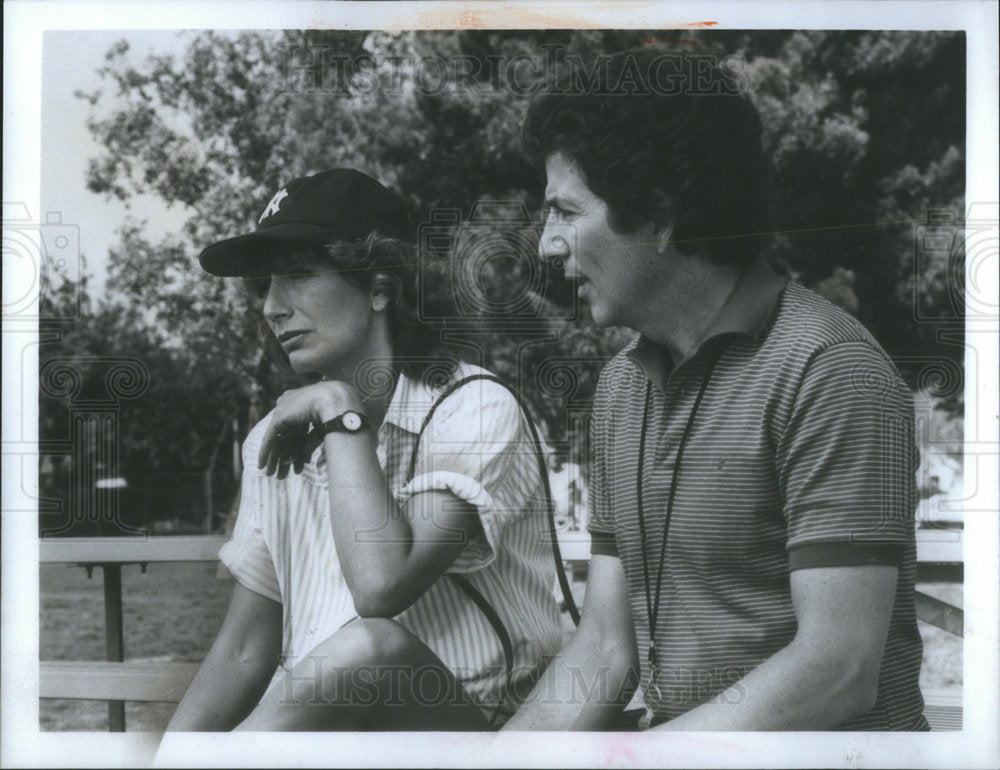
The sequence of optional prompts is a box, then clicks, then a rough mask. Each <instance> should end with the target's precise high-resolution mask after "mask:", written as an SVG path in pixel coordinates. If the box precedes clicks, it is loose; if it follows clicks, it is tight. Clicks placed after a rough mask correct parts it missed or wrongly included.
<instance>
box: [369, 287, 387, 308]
mask: <svg viewBox="0 0 1000 770" xmlns="http://www.w3.org/2000/svg"><path fill="white" fill-rule="evenodd" d="M371 297H372V310H374V311H375V312H376V313H381V312H382V311H383V310H385V309H386V308H387V307H389V303H390V302H391V301H392V297H390V296H389V294H388V293H387V292H386V291H385V289H375V290H374V291H372V294H371Z"/></svg>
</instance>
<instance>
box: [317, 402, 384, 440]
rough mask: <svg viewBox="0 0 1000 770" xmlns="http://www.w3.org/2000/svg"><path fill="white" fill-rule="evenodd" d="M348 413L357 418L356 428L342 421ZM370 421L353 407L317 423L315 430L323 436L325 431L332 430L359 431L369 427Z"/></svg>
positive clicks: (329, 431) (331, 431) (342, 431)
mask: <svg viewBox="0 0 1000 770" xmlns="http://www.w3.org/2000/svg"><path fill="white" fill-rule="evenodd" d="M348 415H351V416H353V417H356V418H357V419H358V422H359V425H358V427H357V428H349V427H347V425H346V424H345V422H344V418H345V417H347V416H348ZM370 427H371V423H370V422H368V417H366V416H365V415H364V414H362V413H361V412H355V411H354V410H353V409H349V410H347V411H346V412H344V413H343V414H338V415H337V416H336V417H333V418H331V419H329V420H327V421H326V422H323V423H317V424H316V427H315V431H316V432H317V433H318V434H319V435H320V436H325V435H326V434H327V433H333V432H334V431H339V432H341V433H360V432H361V431H363V430H365V429H366V428H370Z"/></svg>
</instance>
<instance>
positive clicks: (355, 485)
mask: <svg viewBox="0 0 1000 770" xmlns="http://www.w3.org/2000/svg"><path fill="white" fill-rule="evenodd" d="M414 255H415V248H414V247H413V245H412V238H411V236H410V229H409V225H408V222H407V217H406V213H405V207H404V205H403V203H402V201H401V200H400V199H399V198H398V196H396V195H395V194H394V193H392V192H390V191H389V190H387V189H386V188H385V187H383V186H382V185H381V184H379V183H378V182H377V181H375V180H374V179H372V178H371V177H368V176H366V175H365V174H362V173H360V172H358V171H354V170H351V169H333V170H330V171H325V172H322V173H319V174H315V175H313V176H309V177H303V178H300V179H296V180H294V181H292V182H290V183H289V184H287V185H286V186H285V187H283V188H282V189H281V190H279V191H278V192H277V193H276V194H275V195H274V196H273V197H272V198H271V199H270V201H269V202H268V204H267V206H266V207H265V208H264V210H263V213H262V214H261V216H260V219H259V220H258V226H257V229H256V231H255V232H253V233H250V234H247V235H243V236H239V237H237V238H231V239H229V240H225V241H222V242H220V243H216V244H213V245H212V246H209V247H208V248H207V249H205V250H204V252H202V254H201V264H202V266H203V267H204V268H205V269H206V270H207V271H209V272H210V273H213V274H215V275H221V276H241V277H243V278H244V279H246V280H247V281H248V282H249V283H250V284H252V285H255V286H257V287H258V289H259V294H260V296H261V297H262V298H263V313H264V316H265V319H266V321H267V323H268V325H269V327H270V329H271V331H272V332H273V334H274V337H275V339H276V340H277V342H278V343H279V344H280V345H281V347H282V349H283V351H284V353H285V354H286V355H287V358H288V362H289V364H290V365H291V367H292V369H294V370H295V371H296V372H298V373H300V374H303V375H319V376H320V379H319V380H318V381H313V382H311V384H306V385H304V386H303V387H301V388H296V389H293V390H289V391H286V392H285V393H284V394H282V396H281V397H280V398H279V399H278V402H277V404H276V405H275V407H274V409H273V410H272V411H271V412H270V413H269V414H268V415H267V416H266V417H265V418H264V419H263V420H261V422H260V423H258V424H257V425H256V426H255V427H254V428H253V430H252V431H251V432H250V435H249V436H248V437H247V439H246V442H245V443H244V446H243V463H244V467H245V470H244V475H243V480H242V497H241V503H240V511H239V515H238V518H237V524H236V528H235V531H234V534H233V538H232V540H231V541H229V542H228V543H227V544H226V545H225V546H224V547H223V548H222V551H221V552H220V557H221V559H222V561H223V562H224V563H225V564H226V566H227V567H228V569H229V570H230V572H232V574H233V575H234V577H235V578H236V585H235V587H234V592H233V598H232V601H231V604H230V608H229V611H228V613H227V615H226V618H225V620H224V622H223V624H222V628H221V630H220V632H219V636H218V638H217V639H216V641H215V643H214V645H213V647H212V649H211V650H210V652H209V653H208V655H207V656H206V659H205V661H204V663H203V664H202V666H201V668H200V669H199V671H198V674H197V675H196V676H195V678H194V680H193V682H192V684H191V686H190V688H189V689H188V692H187V693H186V694H185V696H184V698H183V700H182V701H181V703H180V704H179V706H178V708H177V711H176V713H175V714H174V717H173V719H172V720H171V723H170V726H169V728H168V729H170V730H212V731H219V730H230V729H234V728H239V729H249V730H367V729H385V730H432V729H445V730H476V729H487V728H488V727H490V726H496V724H497V723H498V722H500V721H502V720H503V719H505V718H506V717H507V716H509V714H510V713H512V712H513V710H514V709H515V708H516V705H517V703H518V701H519V695H523V694H524V693H525V692H527V691H528V690H529V689H530V687H531V684H532V682H533V681H534V680H535V679H536V678H537V676H538V674H539V672H540V669H541V668H542V666H543V663H542V661H543V659H544V658H545V657H546V656H550V655H552V654H554V653H555V652H556V651H557V650H558V648H559V645H560V641H561V634H560V630H559V617H558V610H557V607H556V603H555V599H554V597H553V595H552V590H551V589H552V585H553V577H554V571H553V567H552V560H551V559H552V557H551V553H550V551H549V547H548V541H547V539H546V535H545V529H546V525H547V522H546V520H545V514H544V506H543V505H542V504H541V503H540V500H541V499H542V490H543V489H544V486H543V480H542V477H541V473H540V469H539V466H538V463H537V444H536V442H535V439H534V438H533V435H534V428H533V426H532V425H531V424H530V421H529V420H528V419H527V418H526V416H525V415H524V414H523V412H522V411H521V409H520V407H519V405H518V403H517V400H516V398H515V397H514V396H513V395H512V394H511V393H510V392H509V391H508V390H507V389H506V388H505V387H504V386H501V385H500V384H499V383H497V382H495V381H493V380H491V379H488V375H487V373H485V372H484V371H483V370H482V369H479V368H478V367H475V366H471V365H469V364H466V363H463V362H459V361H457V360H456V359H454V358H451V357H449V356H448V355H446V354H445V353H444V352H443V350H442V348H441V344H440V334H439V331H438V329H436V328H434V327H432V326H430V325H428V324H426V323H424V322H422V321H421V319H420V317H419V312H418V300H419V299H420V297H419V296H418V290H420V291H425V290H427V289H428V287H427V286H426V283H427V281H426V280H425V281H423V282H421V283H420V284H419V285H418V282H417V275H416V265H417V262H416V259H415V256H414ZM312 379H313V380H315V377H313V378H312Z"/></svg>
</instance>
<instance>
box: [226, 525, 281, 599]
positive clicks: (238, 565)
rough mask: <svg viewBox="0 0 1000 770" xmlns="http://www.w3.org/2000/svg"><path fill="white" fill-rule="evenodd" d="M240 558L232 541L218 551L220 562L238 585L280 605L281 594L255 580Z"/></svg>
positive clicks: (263, 582) (264, 583)
mask: <svg viewBox="0 0 1000 770" xmlns="http://www.w3.org/2000/svg"><path fill="white" fill-rule="evenodd" d="M240 556H241V553H240V551H239V549H238V547H237V546H235V545H234V541H232V540H230V541H229V542H228V543H226V544H225V545H224V546H222V548H221V550H220V551H219V559H220V561H221V562H222V563H223V564H224V565H225V566H226V569H228V570H229V572H230V573H231V574H232V576H233V577H234V578H235V579H236V580H237V582H239V583H240V585H242V586H243V587H244V588H247V589H249V590H251V591H253V592H254V593H255V594H260V595H261V596H263V597H264V598H265V599H270V600H271V601H275V602H278V604H281V592H280V591H276V590H274V587H273V586H269V585H268V584H267V582H266V581H263V580H260V579H258V578H256V577H255V576H254V574H253V571H252V570H250V569H247V566H246V564H245V563H243V561H242V559H241V558H240Z"/></svg>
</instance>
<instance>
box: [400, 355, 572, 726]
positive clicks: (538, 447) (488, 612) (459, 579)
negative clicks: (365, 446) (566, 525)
mask: <svg viewBox="0 0 1000 770" xmlns="http://www.w3.org/2000/svg"><path fill="white" fill-rule="evenodd" d="M476 380H487V381H489V382H495V383H496V384H497V385H500V386H501V387H503V388H505V389H506V390H507V391H508V392H510V394H511V395H512V396H514V400H515V401H517V404H518V406H519V407H520V409H521V411H522V412H523V413H524V417H525V420H526V421H527V423H528V429H529V430H530V432H531V438H532V441H533V442H534V445H535V457H536V459H537V461H538V473H539V476H540V477H541V480H542V489H543V491H544V493H545V510H546V513H547V517H548V527H549V536H550V540H551V543H552V553H553V556H554V557H555V561H556V576H557V577H558V578H559V587H560V589H562V594H563V599H564V601H565V602H566V607H567V609H568V610H569V613H570V616H571V617H572V618H573V622H574V623H575V624H577V625H579V623H580V613H579V611H578V610H577V608H576V603H575V602H574V601H573V594H572V593H570V590H569V581H568V580H567V578H566V571H565V570H564V569H563V565H562V554H561V553H560V551H559V541H558V539H557V538H556V525H555V513H554V509H553V508H554V507H553V505H552V489H551V487H550V485H549V473H548V468H546V466H545V454H544V453H543V452H542V442H541V439H540V438H539V436H538V431H537V429H536V428H535V424H534V422H533V421H532V420H531V415H530V414H529V413H528V410H527V409H526V408H525V405H524V402H523V401H522V399H521V397H520V396H519V395H518V394H517V392H516V391H515V390H514V389H513V388H512V387H510V386H509V385H508V384H507V383H505V382H504V381H503V380H501V379H499V378H498V377H494V376H493V375H491V374H473V375H470V376H469V377H465V378H463V379H461V380H458V381H457V382H454V383H452V384H451V385H449V386H448V387H447V388H446V389H445V390H444V392H443V393H442V394H441V395H440V396H438V399H437V401H435V402H434V404H433V405H432V406H431V408H430V409H429V410H428V412H427V415H426V416H425V417H424V420H423V422H422V423H421V425H420V432H419V433H417V440H416V442H415V443H414V445H413V451H412V452H411V454H410V464H409V467H408V469H407V473H406V481H407V483H409V482H410V481H412V480H413V474H414V473H415V472H416V468H417V450H418V449H419V447H420V439H421V437H422V436H423V435H424V431H425V430H426V429H427V426H428V425H429V424H430V421H431V418H432V417H433V416H434V412H436V411H437V408H438V406H440V405H441V402H442V401H444V400H445V399H446V398H448V396H450V395H451V394H452V393H454V392H455V391H456V390H458V389H459V388H461V387H462V386H463V385H467V384H469V383H470V382H474V381H476ZM447 574H448V578H449V579H450V580H451V581H452V583H454V584H455V585H457V586H458V587H459V588H460V589H461V590H462V592H463V593H464V594H465V595H466V596H468V597H469V599H470V600H472V602H473V603H474V604H475V605H476V606H477V607H478V608H479V609H480V611H481V612H482V613H483V615H484V616H485V617H486V619H487V620H488V621H489V623H490V625H491V626H493V631H494V632H495V633H496V635H497V638H498V639H499V640H500V646H501V647H502V648H503V655H504V663H505V669H506V677H505V682H504V693H503V696H502V697H506V695H507V692H508V690H509V688H510V681H511V678H512V677H513V675H514V644H513V642H511V639H510V634H509V633H508V631H507V627H506V626H505V625H504V623H503V620H502V619H501V618H500V615H499V614H498V613H497V611H496V610H495V609H494V608H493V605H492V604H490V602H489V600H488V599H487V598H486V597H485V596H483V595H482V594H481V593H480V592H479V591H478V590H477V589H476V588H475V586H473V585H472V583H470V582H469V580H468V578H466V577H465V576H464V575H459V574H456V573H453V572H449V573H447ZM501 704H502V700H501ZM499 714H500V705H498V706H497V708H496V710H495V711H494V712H493V716H492V718H491V719H490V727H493V726H494V723H495V722H496V719H497V717H498V716H499Z"/></svg>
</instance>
